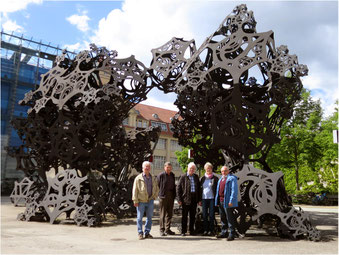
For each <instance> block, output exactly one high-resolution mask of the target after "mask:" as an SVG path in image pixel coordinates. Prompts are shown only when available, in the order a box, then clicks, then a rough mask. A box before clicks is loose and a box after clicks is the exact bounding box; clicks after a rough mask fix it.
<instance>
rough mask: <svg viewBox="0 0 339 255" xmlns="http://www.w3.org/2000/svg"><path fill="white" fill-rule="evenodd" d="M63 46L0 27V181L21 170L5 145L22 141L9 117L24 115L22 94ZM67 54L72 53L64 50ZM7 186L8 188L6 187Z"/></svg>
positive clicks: (35, 84) (5, 181)
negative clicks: (9, 31) (15, 33)
mask: <svg viewBox="0 0 339 255" xmlns="http://www.w3.org/2000/svg"><path fill="white" fill-rule="evenodd" d="M61 53H62V49H60V48H59V47H55V46H52V45H51V44H50V43H49V44H45V43H42V42H41V41H40V42H37V41H34V40H32V39H26V38H24V37H23V36H17V35H14V34H13V33H11V34H9V33H6V32H4V31H1V183H2V187H1V188H2V191H3V190H4V189H5V188H6V185H7V186H8V185H9V184H13V183H14V180H17V179H21V178H22V177H23V172H21V171H17V170H16V159H14V158H12V157H10V156H8V155H7V151H6V150H5V147H7V146H19V145H21V144H22V141H21V140H20V139H19V137H18V135H17V133H16V131H15V130H14V129H13V128H12V126H11V124H10V121H11V120H12V119H13V118H15V117H19V116H23V117H25V116H27V110H28V108H29V107H27V106H21V105H19V104H18V102H19V101H20V100H22V99H23V98H24V96H25V94H26V93H27V92H29V91H31V90H35V89H36V88H37V87H38V86H39V84H40V80H41V75H42V74H44V73H46V72H47V71H48V70H49V69H50V68H51V67H52V65H53V61H54V59H55V58H56V56H57V55H60V54H61ZM67 54H68V55H69V56H70V55H72V56H74V54H75V53H73V52H67ZM9 189H10V188H9Z"/></svg>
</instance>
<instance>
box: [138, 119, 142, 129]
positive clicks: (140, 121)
mask: <svg viewBox="0 0 339 255" xmlns="http://www.w3.org/2000/svg"><path fill="white" fill-rule="evenodd" d="M137 127H140V128H141V127H142V120H137Z"/></svg>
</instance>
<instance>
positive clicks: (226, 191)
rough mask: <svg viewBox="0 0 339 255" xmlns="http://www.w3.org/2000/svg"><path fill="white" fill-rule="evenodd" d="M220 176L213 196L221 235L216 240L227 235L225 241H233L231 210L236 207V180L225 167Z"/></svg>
mask: <svg viewBox="0 0 339 255" xmlns="http://www.w3.org/2000/svg"><path fill="white" fill-rule="evenodd" d="M221 174H222V177H221V178H220V180H219V181H218V186H217V191H216V196H215V206H219V214H220V220H221V233H220V234H219V235H218V236H217V238H225V237H227V235H228V237H227V241H233V240H234V237H235V218H234V215H233V208H234V207H238V178H237V177H236V176H235V175H233V174H231V173H230V170H229V169H228V167H227V166H223V167H222V168H221ZM227 230H229V234H228V231H227Z"/></svg>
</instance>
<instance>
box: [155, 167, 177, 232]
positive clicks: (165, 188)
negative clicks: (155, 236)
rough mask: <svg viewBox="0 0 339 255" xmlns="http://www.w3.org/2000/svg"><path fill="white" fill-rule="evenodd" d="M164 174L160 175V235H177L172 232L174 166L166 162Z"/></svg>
mask: <svg viewBox="0 0 339 255" xmlns="http://www.w3.org/2000/svg"><path fill="white" fill-rule="evenodd" d="M164 170H165V171H164V172H162V173H161V174H159V175H158V184H159V188H160V191H159V206H160V235H161V236H166V235H175V233H174V232H173V231H171V229H170V228H171V220H172V216H173V205H174V198H175V193H176V192H175V175H174V174H173V173H172V164H171V163H170V162H166V163H165V165H164Z"/></svg>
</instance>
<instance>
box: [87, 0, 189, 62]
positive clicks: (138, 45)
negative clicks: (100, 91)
mask: <svg viewBox="0 0 339 255" xmlns="http://www.w3.org/2000/svg"><path fill="white" fill-rule="evenodd" d="M189 10H190V7H189V4H188V3H186V2H185V1H184V2H183V1H179V0H174V1H169V0H164V1H157V0H150V1H137V0H126V1H125V2H124V3H123V5H122V10H119V9H115V10H112V11H111V12H110V13H109V14H108V15H107V17H105V18H103V19H101V20H100V22H99V25H98V29H97V30H96V31H95V35H94V36H92V37H91V40H92V41H93V42H94V43H96V44H98V45H101V46H106V47H107V48H109V49H111V50H117V51H118V54H119V55H118V56H119V58H125V57H129V56H130V55H132V54H133V55H135V56H136V58H137V59H138V60H141V61H142V62H143V63H144V64H145V65H146V66H149V63H150V61H151V58H152V54H151V49H152V48H157V47H159V46H161V45H163V44H164V43H166V42H167V41H169V40H170V39H171V38H172V37H174V36H175V37H184V39H186V40H190V39H192V38H193V33H192V32H191V31H192V28H191V25H190V23H191V22H190V18H189V15H188V12H189Z"/></svg>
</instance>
